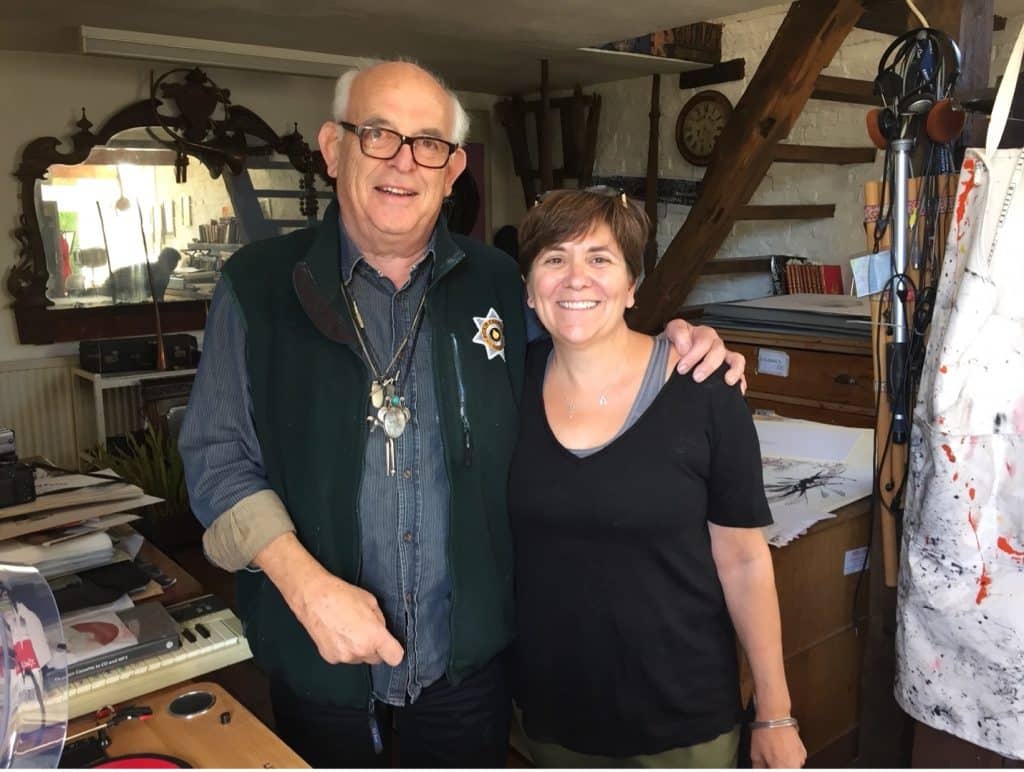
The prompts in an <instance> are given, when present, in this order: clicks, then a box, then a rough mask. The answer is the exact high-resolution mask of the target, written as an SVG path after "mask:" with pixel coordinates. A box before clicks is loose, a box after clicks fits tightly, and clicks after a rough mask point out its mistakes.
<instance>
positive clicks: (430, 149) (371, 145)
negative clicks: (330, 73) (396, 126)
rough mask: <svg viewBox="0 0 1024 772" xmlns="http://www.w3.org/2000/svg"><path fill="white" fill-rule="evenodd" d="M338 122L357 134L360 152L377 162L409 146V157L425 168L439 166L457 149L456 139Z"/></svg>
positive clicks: (391, 156) (387, 159)
mask: <svg viewBox="0 0 1024 772" xmlns="http://www.w3.org/2000/svg"><path fill="white" fill-rule="evenodd" d="M338 125H339V126H341V128H343V129H345V130H346V131H351V132H352V133H353V134H355V135H356V136H357V137H359V149H360V150H362V151H363V155H366V156H369V157H370V158H376V159H377V160H379V161H390V160H391V159H392V158H394V157H395V156H396V155H398V154H399V153H400V152H401V150H402V145H408V146H409V148H410V149H411V150H412V160H414V161H415V162H416V163H417V164H419V165H420V166H425V167H426V168H428V169H442V168H444V167H445V165H447V163H448V159H449V158H451V155H452V153H454V152H455V151H456V150H458V149H459V146H458V144H456V143H455V142H446V141H445V140H443V139H440V138H438V137H407V136H405V135H404V134H399V133H398V132H397V131H392V130H391V129H385V128H383V127H381V126H356V125H355V124H354V123H348V122H347V121H338Z"/></svg>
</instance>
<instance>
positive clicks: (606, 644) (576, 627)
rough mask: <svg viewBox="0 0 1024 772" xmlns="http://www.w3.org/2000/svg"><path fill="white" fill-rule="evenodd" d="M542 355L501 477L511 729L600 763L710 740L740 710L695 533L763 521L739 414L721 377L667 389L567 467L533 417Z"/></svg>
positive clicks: (734, 395) (710, 575)
mask: <svg viewBox="0 0 1024 772" xmlns="http://www.w3.org/2000/svg"><path fill="white" fill-rule="evenodd" d="M550 348H551V342H550V341H544V342H538V343H536V344H534V345H533V346H531V349H530V351H529V356H528V360H527V373H526V384H525V389H524V395H523V405H522V410H521V422H520V435H519V441H518V445H517V448H516V451H515V454H514V456H513V460H512V467H511V471H510V478H509V503H510V507H509V509H510V516H511V518H512V530H513V535H514V539H515V555H516V562H515V565H516V571H515V577H516V608H517V611H516V613H517V623H518V639H517V642H516V646H515V659H516V669H515V673H516V675H515V694H516V700H517V702H518V703H519V705H520V707H521V708H522V709H523V717H524V725H525V726H524V728H525V730H526V732H527V734H528V735H530V737H532V738H533V739H535V740H540V741H548V742H555V743H558V744H560V745H563V746H565V747H568V748H570V749H572V750H575V751H578V752H581V753H592V754H600V755H606V756H632V755H638V754H650V753H659V752H661V751H664V750H667V749H669V748H674V747H684V746H687V745H693V744H696V743H700V742H704V741H707V740H710V739H713V738H714V737H716V736H718V735H719V734H722V733H723V732H726V731H729V730H730V729H731V728H732V727H733V726H735V725H736V724H737V723H738V721H739V719H740V713H741V709H740V700H739V677H738V672H737V671H738V666H737V648H736V639H735V633H734V631H733V626H732V623H731V621H730V619H729V614H728V610H727V608H726V605H725V598H724V596H723V594H722V586H721V584H720V583H719V581H718V575H717V573H716V570H715V564H714V561H713V559H712V555H711V541H710V535H709V532H708V526H707V524H708V523H709V522H711V523H715V524H717V525H723V526H730V527H743V528H746V527H756V526H762V525H767V524H769V523H771V522H772V519H771V514H770V511H769V509H768V503H767V501H766V499H765V494H764V486H763V482H762V475H761V457H760V448H759V445H758V441H757V434H756V432H755V429H754V425H753V420H752V419H751V416H750V411H749V409H748V408H747V405H746V403H745V402H744V400H743V397H742V396H741V394H740V391H739V389H738V388H737V387H729V386H726V384H725V382H724V380H723V377H722V374H723V372H724V370H720V371H719V372H718V373H716V374H715V375H713V376H712V377H710V378H708V379H707V380H706V381H705V382H704V383H700V384H698V383H695V382H694V381H693V379H692V378H691V377H689V376H680V375H678V374H673V375H672V377H671V378H670V379H669V380H668V381H667V382H666V383H665V385H664V386H663V387H662V389H661V392H660V393H659V394H658V396H657V397H656V398H655V400H654V402H653V403H652V404H651V405H650V407H648V409H647V410H646V412H644V414H643V415H642V416H641V417H640V418H639V419H638V420H637V421H636V423H635V424H633V426H631V427H630V428H629V429H627V430H626V431H625V432H624V433H623V434H621V435H620V436H619V437H618V438H617V439H615V440H614V441H613V442H611V443H610V444H609V445H607V446H606V447H604V448H603V449H601V450H599V451H598V452H596V453H594V454H593V455H591V456H587V457H585V458H578V457H576V456H575V455H574V454H573V453H572V452H570V451H569V450H567V449H566V448H564V447H562V445H560V444H559V442H558V440H557V439H556V438H555V436H554V434H553V433H552V431H551V428H550V426H549V425H548V422H547V417H546V415H545V412H544V404H543V398H542V389H543V381H544V370H545V365H546V362H547V358H548V353H549V351H550Z"/></svg>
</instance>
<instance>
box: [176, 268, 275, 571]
mask: <svg viewBox="0 0 1024 772" xmlns="http://www.w3.org/2000/svg"><path fill="white" fill-rule="evenodd" d="M178 449H179V450H180V452H181V457H182V460H183V461H184V465H185V481H186V484H187V486H188V495H189V502H190V504H191V506H192V511H193V513H194V514H195V516H196V518H198V520H199V521H200V522H201V523H202V524H203V525H204V526H205V527H206V533H205V534H204V536H203V548H204V550H205V551H206V555H207V557H208V558H209V559H210V561H211V562H213V563H214V564H216V565H218V566H220V567H221V568H224V569H226V570H228V571H239V570H241V569H243V568H245V567H246V566H248V565H249V564H250V563H251V562H252V559H253V558H254V557H255V555H256V554H257V553H258V552H259V551H260V550H261V549H263V548H264V547H265V546H267V545H268V544H269V543H270V542H272V541H273V540H274V539H275V538H277V537H278V536H280V535H281V534H283V533H287V532H289V531H294V530H295V526H294V525H293V523H292V521H291V518H290V517H289V515H288V511H287V510H286V509H285V507H284V504H283V503H282V502H281V499H280V498H279V497H278V496H277V494H276V493H275V492H274V491H273V490H271V488H270V485H269V483H268V482H267V476H266V472H265V471H264V468H263V457H262V454H261V452H260V445H259V441H258V439H257V438H256V428H255V426H254V424H253V418H252V396H251V394H250V390H249V373H248V369H247V367H246V329H245V321H244V317H243V315H242V312H241V309H240V308H239V307H238V301H237V300H236V299H235V296H234V293H233V292H232V290H231V285H230V281H229V280H228V279H227V277H221V280H220V281H219V282H218V284H217V288H216V290H215V291H214V294H213V300H212V302H211V304H210V312H209V315H208V316H207V320H206V331H205V334H204V336H203V356H202V358H201V360H200V362H199V370H198V372H197V373H196V377H195V382H194V383H193V385H192V393H191V395H190V397H189V402H188V408H187V410H186V412H185V421H184V423H183V425H182V429H181V434H180V436H179V438H178Z"/></svg>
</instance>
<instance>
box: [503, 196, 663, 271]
mask: <svg viewBox="0 0 1024 772" xmlns="http://www.w3.org/2000/svg"><path fill="white" fill-rule="evenodd" d="M600 223H603V224H605V225H607V226H608V229H609V230H610V231H611V232H612V236H614V237H615V241H616V243H617V244H618V245H619V249H621V250H622V256H623V257H624V258H625V260H626V267H627V268H628V269H629V274H630V278H631V279H633V280H634V281H635V280H636V279H637V278H638V277H639V276H640V273H641V272H642V271H643V256H644V249H645V248H646V246H647V237H648V233H649V232H650V221H649V220H648V218H647V213H646V212H645V211H644V210H643V209H641V208H640V207H639V206H637V205H636V204H635V203H633V202H632V201H630V200H629V199H627V198H626V195H625V194H624V193H619V192H618V191H616V190H613V189H611V188H586V189H583V190H553V191H551V192H550V193H547V194H545V195H544V197H543V198H542V199H541V200H540V201H539V203H538V204H537V205H536V206H534V207H533V208H532V209H531V210H530V211H529V212H527V213H526V217H525V218H523V222H522V224H521V225H520V226H519V257H518V261H519V271H520V273H522V275H523V276H524V277H526V276H527V275H529V273H530V268H531V267H532V266H533V261H534V260H536V259H537V256H538V255H539V254H540V253H541V252H542V251H544V250H545V249H549V248H551V247H554V246H557V245H558V244H564V243H565V242H567V241H573V240H575V239H578V238H580V237H582V236H585V235H586V234H587V233H589V232H590V230H591V229H592V228H594V227H595V226H596V225H598V224H600Z"/></svg>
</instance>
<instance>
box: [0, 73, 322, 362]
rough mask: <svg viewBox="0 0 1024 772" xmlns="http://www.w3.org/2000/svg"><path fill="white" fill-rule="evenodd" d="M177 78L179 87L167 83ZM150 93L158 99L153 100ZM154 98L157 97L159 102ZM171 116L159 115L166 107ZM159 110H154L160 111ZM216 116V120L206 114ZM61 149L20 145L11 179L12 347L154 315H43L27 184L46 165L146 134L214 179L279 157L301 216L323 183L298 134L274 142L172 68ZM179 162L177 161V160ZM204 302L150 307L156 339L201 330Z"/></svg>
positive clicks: (123, 310) (85, 334) (200, 78)
mask: <svg viewBox="0 0 1024 772" xmlns="http://www.w3.org/2000/svg"><path fill="white" fill-rule="evenodd" d="M178 73H184V78H183V79H182V80H181V81H179V82H174V81H169V80H168V76H170V75H172V74H178ZM158 94H159V97H158ZM161 97H162V98H161ZM168 106H170V107H173V108H174V112H166V109H167V107H168ZM162 108H163V109H162ZM218 110H219V111H220V112H222V113H223V115H224V117H223V118H217V117H215V113H217V112H218ZM76 125H77V126H78V131H77V132H76V133H75V134H73V135H72V136H71V145H72V148H71V150H70V152H66V153H65V152H61V150H59V146H60V145H61V141H60V140H59V139H58V138H57V137H39V138H38V139H35V140H33V141H31V142H29V143H28V145H27V146H26V147H25V150H24V152H23V153H22V157H21V164H20V165H19V166H18V169H17V171H16V172H15V175H14V176H15V177H17V178H18V181H19V183H20V185H19V188H20V196H21V215H20V217H19V226H18V227H17V228H16V229H15V231H14V237H15V239H16V240H17V241H18V257H17V261H16V263H15V265H14V267H13V268H11V269H10V271H9V273H8V275H7V281H6V283H7V289H8V291H9V292H10V293H11V295H12V296H13V297H14V304H13V308H14V313H15V319H16V322H17V327H18V338H19V339H20V341H21V343H36V344H43V343H57V342H62V341H76V340H86V339H90V338H106V337H117V336H127V335H145V334H152V333H153V332H154V314H153V308H152V305H151V304H149V303H122V304H117V305H111V306H91V307H84V308H61V309H55V308H51V306H53V301H51V300H50V299H49V298H48V297H47V296H46V285H47V282H48V281H49V271H48V270H47V266H46V255H45V252H44V247H43V238H42V231H41V228H40V224H39V214H38V212H37V211H36V196H35V187H36V182H37V181H39V180H42V179H45V178H46V174H47V171H48V169H49V168H50V166H52V165H54V164H65V165H69V166H71V165H76V164H80V163H82V162H83V161H85V160H86V158H87V157H88V156H89V153H90V152H91V151H92V149H93V148H95V147H99V146H103V145H105V144H107V142H108V141H109V140H110V139H111V138H112V137H114V136H115V135H116V134H119V133H121V132H123V131H126V130H128V129H139V128H146V127H150V128H153V129H154V130H156V131H166V130H168V129H169V132H168V136H170V137H172V138H177V140H175V141H171V140H169V144H168V147H169V148H171V149H174V150H177V151H178V152H179V153H180V154H185V155H187V156H191V157H193V158H197V159H198V160H199V161H200V162H201V163H202V164H203V166H205V167H206V169H208V170H209V172H210V175H211V176H212V177H213V178H214V179H217V178H218V177H219V176H220V175H221V174H222V173H223V172H224V170H225V168H226V169H228V170H229V171H230V172H232V173H238V172H240V171H241V170H242V169H243V168H244V167H245V163H246V160H247V159H248V158H249V157H250V156H253V155H266V154H269V153H279V154H281V155H284V156H286V157H287V158H288V160H289V161H290V163H291V164H292V166H294V167H295V169H296V171H298V172H300V173H301V174H302V182H301V188H302V200H301V205H302V207H303V212H304V213H306V214H308V215H310V216H315V215H316V211H317V200H316V191H315V189H314V177H315V176H320V177H321V178H322V179H324V180H328V178H327V176H326V170H325V168H324V163H323V157H322V156H321V155H320V153H319V151H315V152H314V151H313V149H311V148H310V146H309V144H307V143H306V141H305V140H304V139H303V138H302V135H301V134H299V132H298V128H297V127H296V129H295V130H294V131H293V132H291V133H290V134H286V135H284V136H281V135H278V134H277V133H276V132H275V131H274V130H273V129H272V128H271V127H270V125H269V124H267V123H266V121H264V120H263V119H262V118H261V117H260V116H259V115H257V114H256V113H255V112H253V111H252V110H250V109H248V108H246V107H243V106H241V105H235V104H231V102H230V92H229V91H228V90H227V89H220V88H218V87H217V86H216V84H215V83H213V81H212V80H210V78H209V77H207V75H206V74H205V73H204V72H203V71H202V70H200V69H199V68H192V69H188V68H176V69H174V70H170V71H168V72H166V73H164V74H163V75H161V76H160V77H159V78H157V79H155V80H152V81H151V95H150V98H149V99H144V100H141V101H139V102H135V103H133V104H130V105H128V106H127V107H124V108H123V109H121V110H119V111H117V112H116V113H114V114H113V115H112V116H110V117H109V118H108V119H107V120H106V122H104V123H103V125H102V126H101V127H100V129H99V130H98V131H96V132H93V131H92V127H93V124H92V123H91V122H90V121H89V119H88V118H86V117H85V108H82V118H81V119H80V120H79V121H78V123H77V124H76ZM247 137H249V138H257V139H259V140H260V141H261V142H263V145H261V146H256V147H250V146H249V145H248V144H247V140H246V138H247ZM179 157H180V156H179ZM207 302H208V301H206V300H178V301H171V302H161V303H160V316H161V319H162V323H163V324H162V326H163V331H164V332H178V331H187V330H199V329H202V328H203V326H204V324H205V322H206V308H207Z"/></svg>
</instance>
